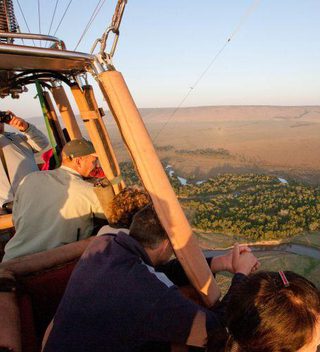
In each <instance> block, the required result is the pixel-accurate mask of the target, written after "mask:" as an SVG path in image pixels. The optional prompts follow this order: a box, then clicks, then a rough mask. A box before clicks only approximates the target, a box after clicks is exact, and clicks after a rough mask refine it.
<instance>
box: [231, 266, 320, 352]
mask: <svg viewBox="0 0 320 352" xmlns="http://www.w3.org/2000/svg"><path fill="white" fill-rule="evenodd" d="M284 273H285V277H286V278H287V280H288V285H285V282H284V281H283V279H282V278H281V276H280V274H279V273H278V272H263V271H261V272H257V273H255V274H251V275H249V276H248V278H247V280H244V281H243V282H241V284H239V286H237V287H236V288H235V290H234V291H233V293H232V294H231V297H230V301H229V304H228V307H227V317H228V318H227V319H228V321H227V327H228V331H229V334H230V336H229V339H228V342H227V346H226V349H225V351H237V352H242V351H246V352H280V351H283V352H295V351H298V350H299V349H300V348H301V347H303V346H304V345H306V344H308V343H309V342H311V340H312V337H313V334H314V331H315V325H316V323H317V322H318V321H319V314H320V295H319V291H318V290H317V288H316V287H315V286H314V285H313V283H312V282H310V281H308V280H307V279H305V278H304V277H302V276H300V275H298V274H295V273H293V272H291V271H286V272H284Z"/></svg>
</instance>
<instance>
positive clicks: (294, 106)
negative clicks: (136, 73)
mask: <svg viewBox="0 0 320 352" xmlns="http://www.w3.org/2000/svg"><path fill="white" fill-rule="evenodd" d="M211 107H269V108H272V107H274V108H277V107H280V108H303V107H306V108H317V107H319V108H320V104H319V105H266V104H263V105H259V104H249V105H233V104H229V105H194V106H184V107H181V108H179V109H178V110H177V111H179V110H184V109H185V110H186V109H191V108H211ZM176 108H177V107H175V106H166V107H148V108H146V107H138V110H141V109H144V110H148V109H150V110H151V109H152V110H155V109H159V110H160V109H164V110H165V109H176ZM105 111H108V112H110V110H109V109H106V110H105ZM75 115H76V116H80V114H75ZM41 116H42V115H37V116H35V115H34V116H29V117H27V118H26V119H33V118H37V117H41ZM21 117H22V116H21Z"/></svg>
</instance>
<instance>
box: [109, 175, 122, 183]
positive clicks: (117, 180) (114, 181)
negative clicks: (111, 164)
mask: <svg viewBox="0 0 320 352" xmlns="http://www.w3.org/2000/svg"><path fill="white" fill-rule="evenodd" d="M122 181H123V177H122V175H119V176H117V177H115V178H113V179H112V180H109V182H110V183H111V184H112V185H119V184H120V183H121V182H122Z"/></svg>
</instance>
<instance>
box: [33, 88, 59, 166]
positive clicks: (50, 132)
mask: <svg viewBox="0 0 320 352" xmlns="http://www.w3.org/2000/svg"><path fill="white" fill-rule="evenodd" d="M35 84H36V89H37V93H38V98H39V102H40V106H41V110H42V114H43V118H44V122H45V124H46V128H47V132H48V137H49V141H50V144H51V148H52V150H53V156H54V160H55V162H56V166H59V165H60V159H59V156H58V154H57V149H56V145H57V143H56V139H55V135H53V127H54V126H52V125H51V123H50V120H49V112H48V106H47V103H46V100H45V99H44V96H43V90H42V87H41V85H40V83H39V81H36V82H35Z"/></svg>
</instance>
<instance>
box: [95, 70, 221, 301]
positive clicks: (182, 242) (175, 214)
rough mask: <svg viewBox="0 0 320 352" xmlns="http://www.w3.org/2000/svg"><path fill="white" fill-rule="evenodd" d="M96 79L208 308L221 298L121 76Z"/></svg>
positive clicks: (107, 74)
mask: <svg viewBox="0 0 320 352" xmlns="http://www.w3.org/2000/svg"><path fill="white" fill-rule="evenodd" d="M97 79H98V81H99V84H100V87H101V90H102V92H103V94H104V97H105V98H106V100H107V102H108V104H109V107H110V110H111V111H112V113H113V115H114V118H115V120H116V122H117V124H118V127H119V130H120V132H121V134H122V137H123V140H124V142H125V144H126V145H127V147H128V149H129V152H130V154H131V157H132V160H133V162H134V164H135V167H136V169H137V171H138V173H139V175H140V178H141V180H142V182H143V184H144V186H145V188H146V189H147V191H148V193H149V194H150V196H151V198H152V202H153V204H154V207H155V209H156V212H157V214H158V216H159V219H160V221H161V224H162V225H163V227H164V228H165V230H166V231H167V233H168V236H169V239H170V241H171V243H172V245H173V248H174V251H175V253H176V256H177V258H178V259H179V261H180V263H181V265H182V266H183V268H184V270H185V272H186V274H187V275H188V277H189V279H190V281H191V283H192V284H193V286H194V287H195V288H196V289H197V291H198V292H199V293H200V294H201V296H202V298H203V300H204V302H205V303H206V304H207V305H208V306H211V305H213V304H214V303H215V302H216V301H217V300H218V298H219V297H220V290H219V288H218V286H217V284H216V282H215V280H214V278H213V275H212V273H211V270H210V268H209V266H208V264H207V262H206V260H205V258H204V255H203V253H202V251H201V250H200V248H199V246H198V243H197V241H196V239H195V237H194V236H193V234H192V229H191V227H190V225H189V223H188V220H187V219H186V217H185V214H184V212H183V210H182V208H181V206H180V204H179V202H178V200H177V197H176V195H175V193H174V191H173V189H172V187H171V185H170V182H169V180H168V177H167V175H166V173H165V171H164V170H163V167H162V165H161V162H160V160H159V158H158V156H157V154H156V152H155V149H154V147H153V145H152V142H151V139H150V136H149V134H148V132H147V130H146V128H145V126H144V123H143V121H142V118H141V116H140V113H139V111H138V109H137V107H136V105H135V103H134V101H133V99H132V97H131V95H130V92H129V90H128V88H127V85H126V83H125V81H124V79H123V77H122V75H121V73H120V72H117V71H106V72H103V73H101V74H99V75H98V76H97Z"/></svg>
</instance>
